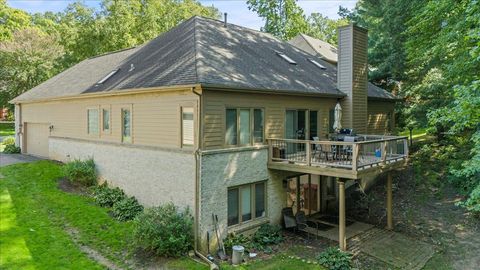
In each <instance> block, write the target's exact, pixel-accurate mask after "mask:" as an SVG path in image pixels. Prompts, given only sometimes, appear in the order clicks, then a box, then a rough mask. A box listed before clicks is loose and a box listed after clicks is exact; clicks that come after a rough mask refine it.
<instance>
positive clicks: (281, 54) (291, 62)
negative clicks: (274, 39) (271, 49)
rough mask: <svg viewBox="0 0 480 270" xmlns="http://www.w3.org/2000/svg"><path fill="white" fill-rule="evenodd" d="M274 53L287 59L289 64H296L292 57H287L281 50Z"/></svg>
mask: <svg viewBox="0 0 480 270" xmlns="http://www.w3.org/2000/svg"><path fill="white" fill-rule="evenodd" d="M275 53H276V54H277V55H278V56H280V57H281V58H282V59H283V60H285V61H287V62H288V63H289V64H291V65H296V64H297V62H295V61H294V60H293V59H292V58H290V57H288V55H286V54H284V53H282V52H279V51H275Z"/></svg>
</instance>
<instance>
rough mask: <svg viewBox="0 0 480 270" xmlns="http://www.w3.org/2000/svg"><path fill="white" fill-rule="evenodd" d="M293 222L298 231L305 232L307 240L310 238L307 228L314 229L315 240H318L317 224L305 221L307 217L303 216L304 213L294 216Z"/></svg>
mask: <svg viewBox="0 0 480 270" xmlns="http://www.w3.org/2000/svg"><path fill="white" fill-rule="evenodd" d="M295 220H296V222H297V228H298V230H300V231H304V232H306V233H307V237H308V238H310V233H309V232H308V230H307V228H313V229H315V238H318V231H319V228H318V223H317V222H315V221H312V220H309V219H307V217H306V216H305V212H303V211H298V212H297V214H296V215H295Z"/></svg>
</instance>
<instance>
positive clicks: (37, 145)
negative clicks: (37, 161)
mask: <svg viewBox="0 0 480 270" xmlns="http://www.w3.org/2000/svg"><path fill="white" fill-rule="evenodd" d="M48 126H49V125H48V124H44V123H26V133H27V134H26V135H27V138H26V144H27V145H26V146H27V147H26V148H27V149H26V152H27V154H29V155H34V156H39V157H48V136H49V133H50V131H49V129H48Z"/></svg>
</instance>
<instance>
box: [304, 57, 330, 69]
mask: <svg viewBox="0 0 480 270" xmlns="http://www.w3.org/2000/svg"><path fill="white" fill-rule="evenodd" d="M308 61H309V62H310V63H312V64H314V65H315V66H317V67H318V68H320V69H327V68H326V67H325V66H324V65H322V64H320V63H319V62H317V61H315V60H313V59H311V58H308Z"/></svg>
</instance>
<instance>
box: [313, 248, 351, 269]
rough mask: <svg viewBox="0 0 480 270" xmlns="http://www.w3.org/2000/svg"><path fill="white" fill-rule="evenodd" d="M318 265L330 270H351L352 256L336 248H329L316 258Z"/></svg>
mask: <svg viewBox="0 0 480 270" xmlns="http://www.w3.org/2000/svg"><path fill="white" fill-rule="evenodd" d="M317 260H318V263H319V264H321V265H323V266H325V267H327V268H328V269H330V270H350V269H352V261H351V260H352V255H351V254H349V253H346V252H343V251H341V250H340V249H338V248H334V247H329V248H327V249H326V250H325V251H323V252H322V253H320V254H319V255H318V257H317Z"/></svg>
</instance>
